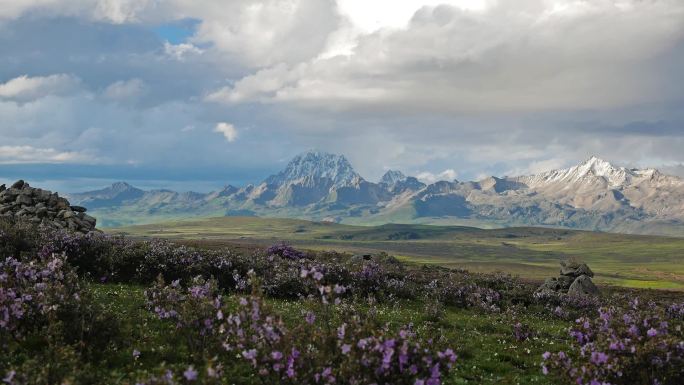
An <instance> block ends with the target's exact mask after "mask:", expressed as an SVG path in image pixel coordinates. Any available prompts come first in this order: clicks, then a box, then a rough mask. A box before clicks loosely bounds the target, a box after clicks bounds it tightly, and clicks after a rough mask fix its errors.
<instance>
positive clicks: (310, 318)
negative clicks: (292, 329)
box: [305, 311, 316, 325]
mask: <svg viewBox="0 0 684 385" xmlns="http://www.w3.org/2000/svg"><path fill="white" fill-rule="evenodd" d="M305 319H306V323H308V324H309V325H313V323H314V322H315V321H316V315H315V314H314V313H313V312H310V311H308V312H306V316H305Z"/></svg>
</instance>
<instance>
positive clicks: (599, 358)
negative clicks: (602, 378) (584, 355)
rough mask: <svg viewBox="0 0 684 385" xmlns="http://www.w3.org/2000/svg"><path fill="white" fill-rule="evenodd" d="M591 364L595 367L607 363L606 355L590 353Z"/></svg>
mask: <svg viewBox="0 0 684 385" xmlns="http://www.w3.org/2000/svg"><path fill="white" fill-rule="evenodd" d="M591 362H593V363H595V364H596V365H602V364H605V363H606V362H608V355H607V354H606V353H603V352H593V353H591Z"/></svg>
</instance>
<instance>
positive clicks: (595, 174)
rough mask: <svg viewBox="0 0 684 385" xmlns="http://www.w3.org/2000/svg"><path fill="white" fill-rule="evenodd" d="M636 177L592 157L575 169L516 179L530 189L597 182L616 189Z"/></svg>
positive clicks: (632, 172)
mask: <svg viewBox="0 0 684 385" xmlns="http://www.w3.org/2000/svg"><path fill="white" fill-rule="evenodd" d="M636 176H637V174H636V173H635V172H634V171H632V170H628V169H626V168H624V167H616V166H613V165H612V164H611V163H610V162H607V161H605V160H603V159H600V158H598V157H595V156H592V157H591V158H589V159H587V160H586V161H584V162H582V163H580V164H578V165H577V166H574V167H570V168H565V169H560V170H552V171H547V172H544V173H541V174H536V175H529V176H523V177H518V178H516V179H517V180H518V181H520V182H523V183H525V184H526V185H527V186H528V187H530V188H537V187H542V186H545V185H549V184H557V183H563V184H565V185H567V186H569V185H571V184H575V183H589V184H595V183H596V182H597V181H603V182H606V183H607V186H610V187H616V186H621V185H624V184H625V183H628V182H630V181H631V180H632V178H633V177H636Z"/></svg>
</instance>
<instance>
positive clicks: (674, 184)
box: [70, 151, 684, 236]
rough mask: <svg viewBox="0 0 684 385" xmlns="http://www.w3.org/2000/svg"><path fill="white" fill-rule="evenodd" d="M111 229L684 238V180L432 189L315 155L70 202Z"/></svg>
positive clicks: (490, 182)
mask: <svg viewBox="0 0 684 385" xmlns="http://www.w3.org/2000/svg"><path fill="white" fill-rule="evenodd" d="M70 199H72V201H74V202H75V203H76V204H79V205H84V206H86V207H88V208H90V209H93V210H94V213H95V214H97V215H98V216H99V217H100V218H101V223H104V224H105V225H122V224H133V223H150V222H155V221H157V220H160V219H169V218H178V217H209V216H226V215H228V216H232V215H243V216H244V215H250V216H251V215H254V216H264V217H288V218H300V219H309V220H326V221H335V222H343V223H374V224H379V223H390V222H395V223H399V222H401V223H440V224H449V223H453V224H465V225H477V226H487V227H501V226H520V225H525V226H552V227H568V228H579V229H588V230H602V231H615V232H629V233H648V234H667V235H677V236H684V181H682V179H680V178H677V177H674V176H669V175H665V174H662V173H660V172H659V171H658V170H655V169H645V170H639V169H627V168H624V167H618V166H614V165H612V164H610V163H609V162H607V161H605V160H602V159H599V158H597V157H591V158H590V159H587V160H586V161H584V162H582V163H580V164H578V165H576V166H574V167H570V168H566V169H559V170H552V171H548V172H544V173H540V174H536V175H526V176H516V177H504V178H498V177H494V176H492V177H489V178H485V179H483V180H480V181H477V182H459V181H451V182H447V181H440V182H436V183H433V184H430V185H425V184H423V183H421V182H420V181H418V180H417V179H416V178H414V177H410V176H406V175H404V174H403V173H401V172H400V171H395V170H390V171H388V172H387V173H386V174H385V175H384V176H383V177H382V179H381V180H380V181H379V183H374V182H369V181H367V180H365V179H364V178H363V177H361V176H360V175H359V174H358V173H357V172H356V171H355V170H354V168H353V167H352V166H351V164H350V163H349V161H348V160H347V159H346V158H345V157H344V156H341V155H334V154H328V153H323V152H316V151H312V152H308V153H305V154H301V155H299V156H297V157H295V158H294V159H293V160H292V161H291V162H290V163H289V164H288V165H287V166H286V167H285V168H284V169H283V171H281V172H279V173H277V174H275V175H272V176H270V177H268V178H266V179H265V180H264V181H263V182H261V183H259V184H257V185H247V186H245V187H241V188H238V187H234V186H226V187H225V188H224V189H222V190H220V191H216V192H212V193H209V194H201V193H192V192H189V193H177V192H174V191H169V190H154V191H142V190H140V189H136V188H134V187H132V186H130V185H128V184H126V183H116V184H114V185H112V186H111V187H108V188H106V189H103V190H98V191H91V192H87V193H79V194H71V195H70Z"/></svg>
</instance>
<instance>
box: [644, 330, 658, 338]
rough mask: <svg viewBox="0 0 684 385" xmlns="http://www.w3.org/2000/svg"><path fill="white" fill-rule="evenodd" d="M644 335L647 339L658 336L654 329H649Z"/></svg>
mask: <svg viewBox="0 0 684 385" xmlns="http://www.w3.org/2000/svg"><path fill="white" fill-rule="evenodd" d="M646 335H647V336H649V337H655V336H657V335H658V331H657V330H655V329H654V328H650V329H648V331H647V332H646Z"/></svg>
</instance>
